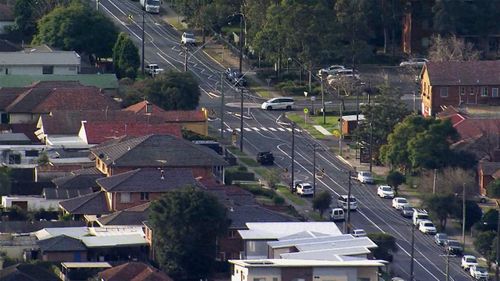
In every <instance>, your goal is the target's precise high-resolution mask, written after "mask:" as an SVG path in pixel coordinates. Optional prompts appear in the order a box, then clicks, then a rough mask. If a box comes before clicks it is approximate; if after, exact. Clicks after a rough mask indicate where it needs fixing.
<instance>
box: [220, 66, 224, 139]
mask: <svg viewBox="0 0 500 281" xmlns="http://www.w3.org/2000/svg"><path fill="white" fill-rule="evenodd" d="M220 139H221V141H222V140H223V139H224V73H222V72H221V73H220Z"/></svg>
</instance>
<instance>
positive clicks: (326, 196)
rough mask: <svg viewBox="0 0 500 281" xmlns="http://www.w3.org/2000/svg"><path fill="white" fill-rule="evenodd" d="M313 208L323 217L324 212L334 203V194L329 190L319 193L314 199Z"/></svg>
mask: <svg viewBox="0 0 500 281" xmlns="http://www.w3.org/2000/svg"><path fill="white" fill-rule="evenodd" d="M312 203H313V209H314V210H318V211H319V215H320V216H321V217H323V213H324V212H325V211H326V210H328V209H329V208H330V204H332V196H331V195H330V193H328V192H327V191H322V192H320V193H318V194H317V195H316V196H315V197H314V199H313V202H312Z"/></svg>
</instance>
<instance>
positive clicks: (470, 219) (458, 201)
mask: <svg viewBox="0 0 500 281" xmlns="http://www.w3.org/2000/svg"><path fill="white" fill-rule="evenodd" d="M462 205H463V203H462V198H460V197H459V196H456V197H455V207H454V208H453V209H452V210H451V212H452V216H453V217H455V218H456V219H458V220H462V218H463V213H462V210H463V207H462ZM482 217H483V211H482V210H481V207H479V205H478V204H477V203H476V202H475V201H471V200H465V229H470V228H471V227H472V225H474V224H475V223H477V222H478V221H480V220H481V218H482Z"/></svg>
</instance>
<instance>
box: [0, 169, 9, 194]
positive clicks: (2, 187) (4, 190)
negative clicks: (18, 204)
mask: <svg viewBox="0 0 500 281" xmlns="http://www.w3.org/2000/svg"><path fill="white" fill-rule="evenodd" d="M10 172H11V170H10V168H9V167H0V196H3V195H10V191H11V178H10Z"/></svg>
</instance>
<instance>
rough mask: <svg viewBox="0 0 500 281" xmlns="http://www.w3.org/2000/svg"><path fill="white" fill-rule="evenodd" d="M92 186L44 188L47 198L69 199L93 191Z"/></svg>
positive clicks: (44, 194)
mask: <svg viewBox="0 0 500 281" xmlns="http://www.w3.org/2000/svg"><path fill="white" fill-rule="evenodd" d="M92 192H93V190H92V188H90V187H89V188H81V189H66V188H44V189H43V196H44V197H45V199H69V198H74V197H78V196H82V195H86V194H90V193H92Z"/></svg>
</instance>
